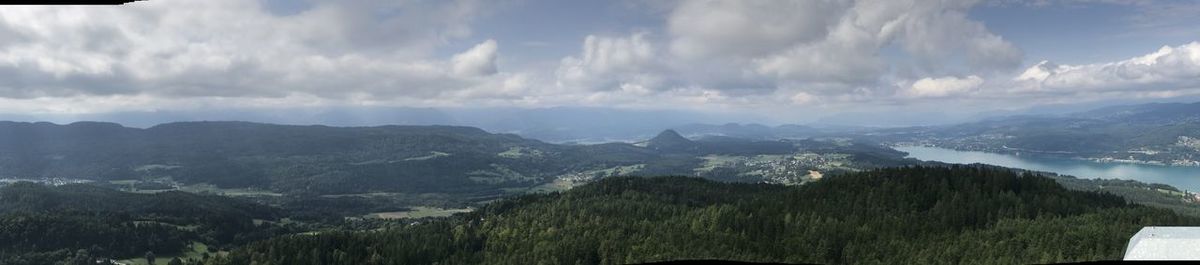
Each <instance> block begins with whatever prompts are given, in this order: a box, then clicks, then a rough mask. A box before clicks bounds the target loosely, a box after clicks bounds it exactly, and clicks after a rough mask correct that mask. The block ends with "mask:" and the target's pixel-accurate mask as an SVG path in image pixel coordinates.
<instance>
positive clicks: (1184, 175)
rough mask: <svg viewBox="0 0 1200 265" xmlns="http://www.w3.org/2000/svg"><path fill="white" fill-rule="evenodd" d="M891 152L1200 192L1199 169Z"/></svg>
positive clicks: (930, 150)
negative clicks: (1135, 182)
mask: <svg viewBox="0 0 1200 265" xmlns="http://www.w3.org/2000/svg"><path fill="white" fill-rule="evenodd" d="M893 148H895V149H896V150H900V151H904V152H907V153H908V157H911V158H916V159H920V160H926V161H941V162H946V163H956V164H970V163H982V164H990V165H997V166H1003V167H1012V168H1021V169H1029V170H1036V171H1047V172H1054V173H1058V174H1062V175H1071V176H1075V177H1078V178H1105V179H1112V178H1117V179H1131V180H1137V181H1141V182H1146V183H1162V184H1167V185H1171V186H1175V187H1176V188H1180V189H1186V190H1189V191H1200V167H1173V166H1157V165H1143V164H1128V163H1099V162H1093V161H1087V160H1076V159H1067V158H1049V157H1034V156H1016V155H1008V154H997V153H987V152H975V151H959V150H953V149H946V148H937V147H923V146H903V147H893Z"/></svg>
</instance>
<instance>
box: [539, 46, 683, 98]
mask: <svg viewBox="0 0 1200 265" xmlns="http://www.w3.org/2000/svg"><path fill="white" fill-rule="evenodd" d="M647 37H648V33H646V32H638V33H633V34H631V35H630V36H628V37H602V36H595V35H588V36H587V37H586V38H584V41H583V47H582V52H581V54H580V55H579V56H578V57H576V56H568V57H566V58H563V59H562V62H561V64H560V65H559V67H558V70H557V71H556V76H557V77H558V84H557V85H558V86H559V87H565V88H570V89H586V90H595V89H601V90H611V89H620V88H621V87H623V86H627V85H637V86H642V87H657V86H658V85H660V82H661V81H662V77H661V76H659V75H658V74H659V73H658V72H657V71H658V70H660V66H659V62H658V61H657V60H658V58H657V57H656V56H657V52H656V48H655V47H654V46H653V44H651V43H650V41H649V40H648V39H647Z"/></svg>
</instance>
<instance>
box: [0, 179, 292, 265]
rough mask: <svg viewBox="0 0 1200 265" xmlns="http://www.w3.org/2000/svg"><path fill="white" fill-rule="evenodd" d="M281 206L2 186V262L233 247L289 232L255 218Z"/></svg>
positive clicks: (275, 214) (272, 216)
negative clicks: (201, 245) (192, 245)
mask: <svg viewBox="0 0 1200 265" xmlns="http://www.w3.org/2000/svg"><path fill="white" fill-rule="evenodd" d="M283 215H284V213H283V212H282V211H280V210H279V209H275V208H272V207H267V206H262V205H258V204H254V203H250V202H245V201H241V200H237V199H233V198H228V197H222V196H211V195H196V194H190V193H185V192H164V193H158V194H134V193H126V192H120V191H116V190H111V189H107V188H101V187H96V186H91V185H82V184H76V185H65V186H58V187H50V186H43V185H41V184H34V183H16V184H12V185H8V186H4V187H0V264H52V263H54V262H58V261H62V260H65V259H66V258H67V257H72V256H74V255H76V253H77V252H78V251H84V253H87V255H88V257H135V256H141V255H142V254H144V253H146V252H147V251H153V252H154V253H159V254H160V255H161V254H173V253H179V252H180V251H182V249H183V248H184V246H185V245H187V244H189V243H191V242H201V243H206V244H209V245H213V246H221V247H232V246H236V245H240V244H244V243H246V242H250V241H253V240H261V239H265V238H268V237H270V236H274V235H278V234H282V233H285V232H286V231H281V230H279V229H277V228H274V227H271V226H270V225H261V224H259V223H256V222H255V220H256V219H258V220H276V219H278V218H281V217H282V216H283Z"/></svg>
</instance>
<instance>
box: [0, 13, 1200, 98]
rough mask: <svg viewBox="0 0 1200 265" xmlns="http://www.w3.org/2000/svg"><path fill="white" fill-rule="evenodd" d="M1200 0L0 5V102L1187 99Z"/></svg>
mask: <svg viewBox="0 0 1200 265" xmlns="http://www.w3.org/2000/svg"><path fill="white" fill-rule="evenodd" d="M1197 16H1200V1H1191V0H1185V1H1170V0H1164V1H1140V0H1060V1H1054V0H1040V1H1039V0H857V1H856V0H811V1H800V0H797V1H559V0H546V1H534V0H529V1H523V0H512V1H505V0H500V1H482V0H481V1H474V0H439V1H407V0H406V1H357V0H350V1H321V0H298V1H297V0H259V1H254V0H196V1H191V0H179V1H164V0H154V1H148V2H139V3H135V4H131V5H128V6H121V7H16V8H4V9H0V113H17V114H29V115H38V114H46V115H62V114H95V113H109V112H130V111H133V112H136V111H170V110H186V111H204V110H210V109H211V110H218V109H230V108H247V109H256V108H258V109H278V108H321V107H349V108H354V107H381V106H382V107H389V106H399V107H437V108H457V107H472V108H474V107H518V108H542V107H559V106H587V107H606V108H621V109H656V110H661V109H667V110H699V111H708V112H727V113H757V114H760V115H762V114H765V115H767V116H770V117H771V118H772V119H773V120H775V121H779V122H803V121H811V120H814V119H819V118H821V117H828V116H837V115H841V114H844V113H867V114H872V115H875V114H895V113H902V112H907V113H943V114H944V113H962V114H963V115H967V114H973V113H980V112H994V111H1007V110H1016V109H1030V108H1035V109H1036V108H1039V107H1041V106H1054V105H1063V104H1089V103H1096V104H1100V103H1103V104H1114V103H1125V102H1129V103H1134V102H1150V101H1182V100H1196V99H1197V98H1198V97H1197V95H1200V42H1198V41H1200V19H1196V18H1197Z"/></svg>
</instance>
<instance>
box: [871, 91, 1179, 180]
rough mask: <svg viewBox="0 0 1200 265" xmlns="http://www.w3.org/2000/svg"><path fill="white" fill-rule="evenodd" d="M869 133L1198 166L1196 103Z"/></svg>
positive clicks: (997, 149) (944, 144) (988, 147)
mask: <svg viewBox="0 0 1200 265" xmlns="http://www.w3.org/2000/svg"><path fill="white" fill-rule="evenodd" d="M867 137H868V138H871V139H875V140H880V141H892V142H907V143H918V144H932V145H937V146H942V147H950V148H956V149H966V150H977V151H991V152H1023V153H1029V154H1049V155H1060V156H1068V157H1081V158H1088V159H1094V160H1099V161H1130V162H1138V163H1152V164H1167V165H1187V166H1200V141H1198V140H1196V139H1200V102H1197V103H1152V104H1141V105H1129V106H1115V107H1107V108H1100V109H1095V110H1090V111H1083V112H1077V113H1071V114H1066V115H1038V116H1029V115H1026V116H1009V117H999V118H992V119H987V120H982V121H978V122H972V123H963V124H956V125H948V126H930V127H910V128H893V129H884V130H877V131H874V132H871V133H869V134H867Z"/></svg>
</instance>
